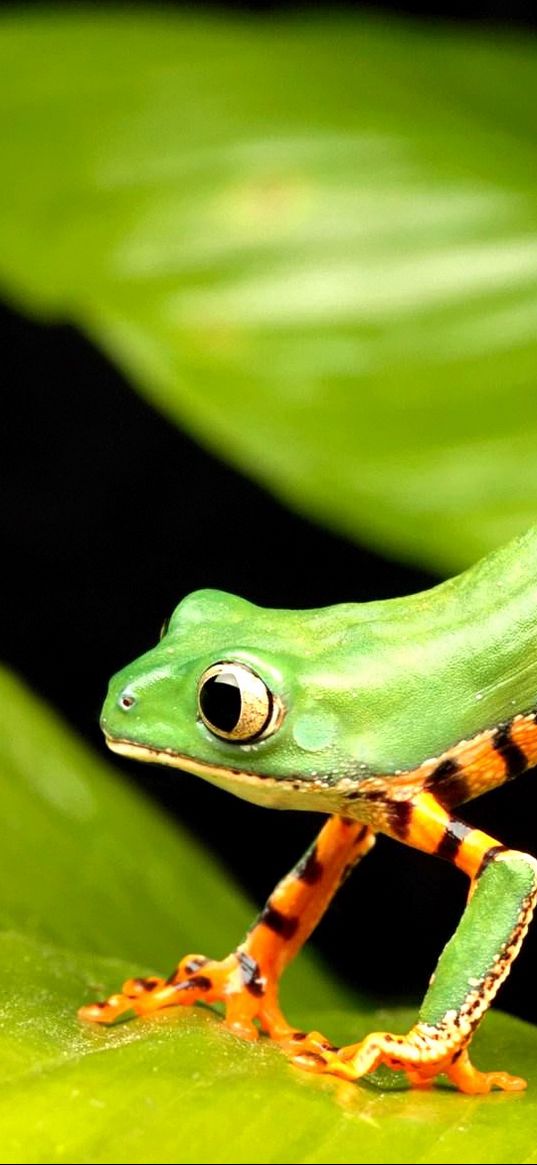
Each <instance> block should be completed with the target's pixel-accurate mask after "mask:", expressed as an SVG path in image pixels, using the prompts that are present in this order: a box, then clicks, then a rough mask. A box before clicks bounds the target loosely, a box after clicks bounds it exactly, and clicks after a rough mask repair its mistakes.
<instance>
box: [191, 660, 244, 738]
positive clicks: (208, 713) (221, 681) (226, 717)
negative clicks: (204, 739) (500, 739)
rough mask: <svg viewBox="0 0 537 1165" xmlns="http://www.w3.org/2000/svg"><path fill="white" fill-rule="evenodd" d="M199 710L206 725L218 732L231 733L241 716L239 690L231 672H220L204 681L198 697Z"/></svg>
mask: <svg viewBox="0 0 537 1165" xmlns="http://www.w3.org/2000/svg"><path fill="white" fill-rule="evenodd" d="M199 701H200V708H201V711H202V712H203V715H204V717H205V720H206V721H207V723H208V724H213V725H214V727H215V728H219V729H220V732H233V729H234V728H236V727H237V724H238V723H239V720H240V716H241V708H242V700H241V693H240V688H239V686H238V683H237V680H236V678H235V676H234V675H233V673H232V672H225V671H224V672H220V675H217V676H211V677H210V679H208V680H206V681H205V683H204V684H203V687H202V689H201V691H200V695H199Z"/></svg>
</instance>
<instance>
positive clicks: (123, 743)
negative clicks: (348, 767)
mask: <svg viewBox="0 0 537 1165" xmlns="http://www.w3.org/2000/svg"><path fill="white" fill-rule="evenodd" d="M106 743H107V745H108V747H109V748H110V749H111V750H112V752H117V753H119V754H120V755H121V756H128V757H132V758H134V759H135V760H143V761H153V762H154V763H156V764H161V765H169V766H170V767H171V768H175V769H183V770H184V771H185V772H188V773H195V775H196V776H198V777H203V778H204V780H206V781H209V782H210V783H211V784H212V785H218V786H219V788H222V789H229V790H230V791H232V792H233V793H234V794H235V796H237V797H242V798H243V800H245V801H253V802H254V803H255V804H256V805H267V806H269V807H272V808H273V809H313V810H314V811H317V812H320V813H337V812H339V811H340V808H341V796H339V797H338V795H337V793H336V792H335V790H334V789H328V788H326V787H323V786H320V785H319V784H316V783H315V782H314V781H304V780H299V779H298V778H297V779H296V780H286V779H282V780H278V779H277V778H276V777H258V776H256V775H255V773H244V772H242V771H241V770H239V769H228V768H225V767H223V766H222V767H220V766H217V765H210V764H208V763H207V762H206V761H200V760H195V759H194V758H193V757H190V756H185V755H184V754H183V753H178V752H173V751H172V750H171V749H158V748H151V746H150V745H146V744H132V743H131V742H130V741H128V740H114V739H112V737H110V736H107V737H106Z"/></svg>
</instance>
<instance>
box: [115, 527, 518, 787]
mask: <svg viewBox="0 0 537 1165" xmlns="http://www.w3.org/2000/svg"><path fill="white" fill-rule="evenodd" d="M536 648H537V527H535V528H533V529H532V530H530V531H529V532H528V533H527V534H525V535H524V536H523V537H521V538H518V539H517V540H516V541H515V542H512V543H511V544H510V545H509V546H507V547H505V548H503V549H501V550H499V551H497V552H496V553H495V554H492V555H490V556H489V557H488V558H486V559H484V560H483V561H482V562H480V563H478V564H477V565H476V566H474V567H473V568H472V569H470V570H468V571H466V572H465V573H464V574H462V575H459V576H458V577H457V578H454V579H451V580H449V581H448V582H446V583H443V584H441V585H440V586H437V587H435V588H433V589H432V590H429V591H425V592H423V593H422V594H418V595H412V596H410V597H408V598H401V599H390V600H387V601H384V602H373V603H357V604H354V603H344V604H341V605H338V606H334V607H328V608H325V609H322V610H311V611H286V610H281V611H280V610H267V609H263V608H260V607H256V606H254V605H252V604H251V603H249V602H246V601H245V600H243V599H240V598H236V597H234V596H232V595H228V594H225V593H223V592H220V591H209V590H207V591H198V592H196V593H194V594H192V595H189V596H188V597H187V598H186V599H184V600H183V602H182V603H180V605H179V606H178V607H177V609H176V610H175V612H174V615H173V617H172V619H171V621H170V624H169V628H168V631H167V634H166V635H165V637H164V638H163V639H162V640H161V642H160V643H159V644H157V646H156V647H154V648H153V649H152V650H151V651H149V652H147V654H145V655H143V656H142V657H141V658H140V659H138V660H137V661H136V662H135V663H133V664H131V665H130V666H128V667H127V668H125V669H124V670H123V671H121V672H120V673H119V674H118V675H116V676H115V677H114V679H113V681H112V683H111V685H110V691H109V695H108V699H107V701H106V705H105V708H104V712H103V719H102V724H103V728H104V730H105V731H106V733H107V735H109V736H111V737H115V738H119V739H128V740H131V741H136V742H138V743H140V744H144V745H147V746H151V747H154V748H158V749H166V748H171V749H174V750H176V751H177V752H179V753H184V754H185V755H186V756H190V757H194V758H196V759H198V760H201V761H204V762H206V763H209V764H215V765H223V766H226V765H232V766H233V768H235V769H239V770H241V771H244V772H246V773H262V774H263V775H270V776H273V777H276V778H285V777H293V778H295V779H300V780H302V781H304V782H307V781H308V780H311V779H315V777H317V776H318V775H320V776H326V777H329V778H330V779H333V780H337V779H339V778H341V777H345V776H347V777H352V778H354V779H356V780H359V779H360V777H361V776H365V775H368V774H369V773H382V774H389V773H394V772H396V771H397V770H401V769H408V768H412V767H413V766H416V765H419V764H420V763H421V762H423V761H424V760H425V759H427V758H429V757H435V756H438V755H439V754H440V753H442V751H444V750H445V749H447V748H449V747H450V746H451V745H452V744H453V743H454V742H456V741H458V740H462V739H466V738H468V737H470V736H472V735H474V734H475V733H477V732H478V731H480V730H481V729H483V728H486V727H488V726H492V725H495V724H498V723H500V722H501V721H503V720H506V719H508V718H510V717H512V716H513V715H514V713H515V712H517V711H521V710H524V709H526V708H529V707H531V706H533V705H534V704H535V703H536V702H537V650H536ZM222 659H225V660H238V661H243V662H245V663H248V664H250V665H251V666H252V667H253V668H254V669H255V671H257V672H258V673H259V674H260V675H261V676H262V678H263V679H264V680H265V681H266V683H267V684H268V685H269V687H270V688H271V689H272V690H273V691H274V692H275V693H276V694H277V695H280V696H281V698H282V700H283V703H284V705H285V708H286V715H285V717H284V720H283V723H282V725H281V727H280V728H279V729H278V731H276V732H275V733H274V734H273V735H272V736H270V737H269V738H268V739H266V740H262V741H260V742H258V743H256V744H250V745H240V744H237V743H229V742H227V741H223V740H217V739H216V738H215V737H214V736H212V734H211V733H210V732H208V730H207V729H206V728H205V727H204V725H203V724H202V723H201V722H200V720H199V719H198V716H197V707H196V685H197V681H198V678H199V676H200V674H201V673H202V672H203V670H204V668H206V667H208V666H209V665H210V664H212V663H214V662H215V661H217V660H222ZM122 692H128V693H132V694H133V695H135V696H136V698H137V703H136V706H135V707H133V708H131V709H129V710H128V711H124V710H123V709H121V708H120V707H118V703H117V701H118V697H119V695H120V693H122Z"/></svg>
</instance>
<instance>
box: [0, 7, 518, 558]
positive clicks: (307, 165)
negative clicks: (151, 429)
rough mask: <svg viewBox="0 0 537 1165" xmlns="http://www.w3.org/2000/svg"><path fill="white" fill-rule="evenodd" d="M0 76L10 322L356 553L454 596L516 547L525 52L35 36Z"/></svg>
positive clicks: (447, 40)
mask: <svg viewBox="0 0 537 1165" xmlns="http://www.w3.org/2000/svg"><path fill="white" fill-rule="evenodd" d="M0 72H1V75H2V79H3V86H2V90H3V92H2V108H1V110H0V125H1V137H2V149H3V163H4V165H3V181H2V184H1V188H0V207H1V214H0V276H1V277H2V279H3V282H4V286H5V290H6V294H9V295H10V296H11V297H12V298H13V299H15V301H16V302H18V303H19V304H20V305H21V306H23V307H25V308H28V309H33V310H34V311H35V312H37V313H41V314H46V315H47V316H49V317H50V318H51V319H61V320H72V321H74V322H75V323H77V324H78V325H79V326H80V327H81V328H83V329H84V330H85V331H86V332H87V333H88V334H89V335H91V336H93V337H94V338H95V340H96V341H97V342H98V343H100V344H101V345H102V346H103V347H104V348H105V349H106V350H107V351H108V352H109V353H110V354H111V355H112V356H113V357H114V358H115V359H117V360H118V361H119V363H120V364H121V365H122V366H123V368H124V369H125V370H126V371H127V372H128V373H129V374H130V376H131V378H132V380H133V383H135V384H136V385H137V386H138V387H139V389H140V390H141V391H142V392H143V393H145V394H146V395H147V396H148V398H149V399H150V400H151V401H153V402H154V403H155V404H157V405H158V406H159V407H161V408H162V409H163V410H164V411H166V412H167V413H168V414H169V415H170V416H173V417H175V418H176V419H177V420H178V421H179V422H180V423H182V424H184V425H185V426H187V427H188V428H189V429H190V430H191V431H192V432H193V433H195V434H196V435H197V436H198V437H199V439H200V440H201V441H203V442H204V443H205V444H206V445H207V446H209V447H210V448H212V449H213V450H215V451H216V452H217V453H218V454H219V455H220V456H222V457H224V458H228V459H230V460H231V461H232V462H234V463H235V464H236V465H238V466H240V467H241V468H242V469H244V470H245V471H246V472H248V473H250V474H251V475H252V476H254V477H255V478H257V479H258V480H260V481H261V482H263V483H265V484H266V485H267V486H268V487H269V488H270V489H272V490H274V492H275V493H277V494H278V495H280V496H281V497H282V498H284V499H286V500H287V501H289V502H290V503H291V504H292V505H294V506H295V507H297V508H298V509H300V510H302V511H303V512H305V513H308V514H311V515H314V516H316V517H317V518H319V519H321V520H323V521H326V522H327V523H329V524H331V525H333V526H335V527H337V528H339V529H340V530H343V531H346V532H347V533H349V534H351V535H353V536H357V537H359V538H361V539H363V540H370V541H371V542H372V543H374V544H376V545H378V546H379V547H383V548H386V549H387V550H389V551H393V552H397V553H398V554H401V555H403V556H407V557H408V558H414V559H416V560H420V561H422V562H425V563H428V564H430V565H432V566H435V567H440V568H442V569H451V568H453V567H459V566H461V565H463V564H464V563H466V562H468V561H470V560H472V559H474V558H475V557H477V556H478V555H479V554H480V553H481V552H484V551H486V550H488V549H490V547H492V546H494V545H496V544H498V543H500V542H502V541H504V540H506V539H507V538H508V537H509V536H510V535H511V534H513V533H514V532H516V531H518V530H520V529H522V528H524V527H525V526H527V525H529V524H530V523H532V522H534V521H535V519H536V515H537V457H536V436H537V433H536V430H537V393H536V392H535V364H536V357H537V329H536V321H537V310H536V309H537V234H536V226H537V178H536V175H537V144H536V143H537V133H536V121H537V46H536V44H535V42H534V41H533V40H532V39H531V38H529V37H526V38H524V39H522V38H520V39H517V37H515V36H510V35H507V34H506V33H503V34H500V33H497V34H494V33H493V32H479V31H477V30H465V31H464V33H461V32H458V31H454V30H452V29H449V28H445V29H444V28H442V27H441V26H439V25H429V26H423V27H420V26H417V25H416V26H414V25H412V24H411V23H398V22H396V21H394V20H392V21H391V22H390V24H389V25H388V24H382V23H378V22H375V21H373V20H372V19H360V20H355V19H353V18H351V17H349V16H348V17H343V16H335V17H328V16H326V17H323V18H321V17H318V18H317V17H315V16H313V15H309V16H308V17H307V18H306V17H301V18H300V19H299V18H293V19H288V20H286V21H283V20H278V21H277V20H270V21H269V20H257V21H256V22H255V23H254V22H251V23H248V22H246V21H241V20H235V21H234V22H233V21H230V22H224V21H223V20H222V19H218V18H214V19H210V18H209V17H197V16H196V15H192V14H191V15H184V14H179V13H173V12H161V13H158V12H150V11H147V12H144V10H138V9H137V10H136V11H135V12H130V13H129V12H126V11H125V12H119V13H116V14H105V15H98V14H97V13H95V12H86V13H78V12H77V13H74V12H71V13H66V12H63V13H54V12H53V11H51V12H49V13H45V14H43V13H38V14H34V13H29V12H24V14H23V15H17V14H14V13H12V14H11V15H10V16H8V17H6V18H3V20H2V22H1V26H0ZM38 374H39V373H38V370H36V375H38ZM74 391H76V386H74Z"/></svg>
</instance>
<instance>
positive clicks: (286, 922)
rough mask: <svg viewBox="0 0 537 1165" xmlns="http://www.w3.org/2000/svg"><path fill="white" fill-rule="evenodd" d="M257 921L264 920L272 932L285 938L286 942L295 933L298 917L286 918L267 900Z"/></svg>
mask: <svg viewBox="0 0 537 1165" xmlns="http://www.w3.org/2000/svg"><path fill="white" fill-rule="evenodd" d="M259 921H260V922H264V924H265V926H268V928H269V930H273V931H274V934H279V935H280V938H283V939H285V941H286V942H287V941H288V940H289V939H291V938H292V937H293V935H294V934H296V932H297V930H298V923H299V920H298V918H292V917H291V918H288V917H287V916H286V915H285V914H282V912H281V910H276V908H275V907H274V906H271V904H270V902H267V905H266V906H265V909H264V910H263V911H262V913H261V915H260V918H259Z"/></svg>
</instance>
